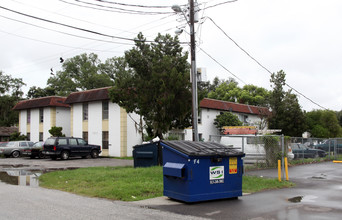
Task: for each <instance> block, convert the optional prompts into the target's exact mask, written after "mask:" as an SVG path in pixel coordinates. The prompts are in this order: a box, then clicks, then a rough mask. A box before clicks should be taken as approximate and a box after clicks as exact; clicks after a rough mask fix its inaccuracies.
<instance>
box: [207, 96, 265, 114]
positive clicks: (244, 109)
mask: <svg viewBox="0 0 342 220" xmlns="http://www.w3.org/2000/svg"><path fill="white" fill-rule="evenodd" d="M200 108H208V109H215V110H222V111H231V112H238V113H245V114H253V115H268V114H270V111H269V109H268V108H266V107H259V106H253V105H245V104H239V103H235V102H227V101H222V100H216V99H208V98H204V99H203V100H202V101H201V103H200Z"/></svg>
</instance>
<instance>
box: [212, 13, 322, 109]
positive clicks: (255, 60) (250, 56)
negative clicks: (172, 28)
mask: <svg viewBox="0 0 342 220" xmlns="http://www.w3.org/2000/svg"><path fill="white" fill-rule="evenodd" d="M207 18H208V19H209V20H210V21H211V22H212V23H213V24H214V25H215V26H216V27H217V28H218V29H219V30H221V31H222V33H223V34H224V35H225V36H226V37H227V38H228V39H229V40H231V41H232V42H233V43H234V44H235V45H236V46H237V47H238V48H239V49H240V50H242V51H243V52H244V53H245V54H246V55H247V56H248V57H249V58H251V59H252V60H254V62H256V63H257V64H258V65H259V66H260V67H262V68H263V69H264V70H266V71H267V72H268V73H269V74H271V75H272V74H273V73H272V72H271V71H270V70H269V69H267V68H266V67H265V66H264V65H262V64H261V63H260V62H259V61H258V60H257V59H255V58H254V57H253V56H252V55H250V54H249V53H248V52H247V51H246V50H245V49H243V48H242V47H241V46H240V45H239V44H238V43H237V42H236V41H235V40H233V39H232V38H231V37H230V36H229V35H228V34H227V33H226V32H225V31H224V30H223V29H222V28H221V27H219V26H218V25H217V24H216V23H215V22H214V21H213V19H211V18H210V17H207ZM285 85H286V86H287V87H289V88H290V89H292V90H293V91H295V92H296V93H298V94H299V95H301V96H303V97H304V98H305V99H307V100H308V101H310V102H311V103H313V104H315V105H317V106H319V107H320V108H322V109H325V110H327V108H325V107H323V106H322V105H320V104H318V103H317V102H315V101H313V100H312V99H310V98H309V97H307V96H306V95H304V94H303V93H301V92H299V91H298V90H297V89H295V88H294V87H292V86H290V85H289V84H288V83H285Z"/></svg>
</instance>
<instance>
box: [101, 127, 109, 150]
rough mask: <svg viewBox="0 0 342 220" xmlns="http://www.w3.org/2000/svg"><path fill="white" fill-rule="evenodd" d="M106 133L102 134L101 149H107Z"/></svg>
mask: <svg viewBox="0 0 342 220" xmlns="http://www.w3.org/2000/svg"><path fill="white" fill-rule="evenodd" d="M108 136H109V135H108V131H103V132H102V149H108Z"/></svg>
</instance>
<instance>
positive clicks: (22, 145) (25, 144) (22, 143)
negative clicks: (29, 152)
mask: <svg viewBox="0 0 342 220" xmlns="http://www.w3.org/2000/svg"><path fill="white" fill-rule="evenodd" d="M19 146H20V147H27V146H28V145H27V143H26V142H20V143H19Z"/></svg>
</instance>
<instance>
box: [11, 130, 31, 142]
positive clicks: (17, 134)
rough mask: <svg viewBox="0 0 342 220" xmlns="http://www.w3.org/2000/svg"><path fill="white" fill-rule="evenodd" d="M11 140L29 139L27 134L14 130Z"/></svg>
mask: <svg viewBox="0 0 342 220" xmlns="http://www.w3.org/2000/svg"><path fill="white" fill-rule="evenodd" d="M9 140H10V141H24V140H27V136H26V135H23V134H21V133H20V132H14V133H12V134H11V136H10V138H9Z"/></svg>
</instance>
